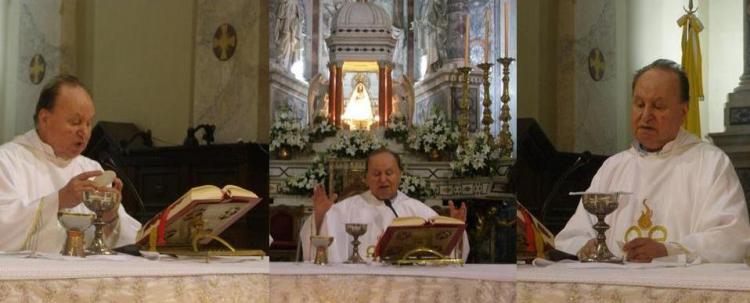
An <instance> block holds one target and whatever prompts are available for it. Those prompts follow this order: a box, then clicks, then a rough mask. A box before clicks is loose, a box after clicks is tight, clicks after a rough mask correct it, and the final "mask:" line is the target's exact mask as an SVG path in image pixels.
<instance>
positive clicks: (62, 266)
mask: <svg viewBox="0 0 750 303" xmlns="http://www.w3.org/2000/svg"><path fill="white" fill-rule="evenodd" d="M58 257H59V256H58ZM118 257H120V256H118ZM123 259H125V260H102V259H100V258H85V259H75V258H65V259H60V258H52V259H49V258H35V259H34V258H25V257H23V256H9V255H2V256H0V302H160V303H161V302H268V300H269V293H268V290H269V285H268V283H269V277H268V268H269V266H268V264H269V263H268V259H265V260H263V261H258V260H256V261H241V262H239V261H233V262H232V263H227V262H226V261H224V260H222V261H211V262H210V263H205V261H203V260H189V261H185V260H172V261H150V260H147V259H141V258H128V257H124V258H123Z"/></svg>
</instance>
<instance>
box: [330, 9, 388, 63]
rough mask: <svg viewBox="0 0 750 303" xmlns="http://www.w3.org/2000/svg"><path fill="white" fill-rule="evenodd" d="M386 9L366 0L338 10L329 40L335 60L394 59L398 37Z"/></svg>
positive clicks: (332, 57)
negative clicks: (394, 34) (392, 30)
mask: <svg viewBox="0 0 750 303" xmlns="http://www.w3.org/2000/svg"><path fill="white" fill-rule="evenodd" d="M391 26H392V25H391V17H390V15H388V12H386V10H385V9H383V8H382V7H380V6H379V5H377V4H375V3H369V2H367V1H366V0H359V1H357V2H349V3H345V4H344V5H343V6H341V8H340V9H339V10H338V11H337V12H336V17H335V18H334V20H333V24H332V26H331V36H330V37H328V38H327V39H326V43H327V44H328V48H329V56H330V57H331V58H330V61H331V62H343V61H348V60H354V61H386V62H391V61H392V57H393V48H394V46H395V45H396V39H394V38H393V33H392V32H391Z"/></svg>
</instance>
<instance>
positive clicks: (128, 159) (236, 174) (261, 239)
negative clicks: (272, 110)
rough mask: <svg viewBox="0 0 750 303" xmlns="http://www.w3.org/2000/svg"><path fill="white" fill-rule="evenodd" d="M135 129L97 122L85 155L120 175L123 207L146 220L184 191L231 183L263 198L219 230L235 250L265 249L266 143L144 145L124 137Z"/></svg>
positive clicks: (129, 125) (134, 215)
mask: <svg viewBox="0 0 750 303" xmlns="http://www.w3.org/2000/svg"><path fill="white" fill-rule="evenodd" d="M138 132H139V130H138V129H137V128H136V127H135V126H134V125H132V124H129V123H114V122H100V123H99V124H97V126H96V127H95V129H94V130H93V132H92V139H91V141H90V143H89V146H88V147H87V149H86V151H84V155H86V156H87V157H89V158H92V159H95V160H97V161H99V163H101V164H102V166H103V167H104V168H105V169H113V170H115V172H116V173H117V175H118V176H119V177H120V178H121V179H123V182H124V183H125V188H126V190H124V192H123V205H124V206H125V209H126V210H127V211H128V213H130V214H131V215H132V216H133V217H134V218H136V219H137V220H139V221H141V222H145V221H147V220H149V219H150V218H151V217H153V216H154V215H156V214H157V213H158V212H159V211H161V210H162V209H164V208H165V207H167V206H168V205H169V204H170V203H172V202H174V201H175V200H176V199H177V198H179V197H180V196H182V195H183V194H184V193H185V192H186V191H187V190H188V189H190V188H192V187H195V186H199V185H205V184H212V185H216V186H219V187H221V186H224V185H226V184H234V185H237V186H240V187H243V188H246V189H249V190H251V191H253V192H255V193H256V194H257V195H258V196H259V197H261V198H263V201H261V202H260V203H259V204H258V205H257V206H256V207H255V208H253V209H252V210H250V211H249V212H248V213H247V214H246V215H245V217H244V218H242V219H240V220H239V221H237V223H235V224H234V225H232V226H231V227H230V228H228V229H227V230H226V231H225V232H223V233H222V234H221V237H222V238H224V239H227V240H228V241H229V242H230V243H232V244H233V245H235V246H236V247H238V248H253V249H263V250H267V249H268V234H269V233H268V204H269V199H268V186H269V185H268V180H269V179H268V152H267V150H268V149H267V145H262V144H254V143H237V144H217V145H203V146H197V147H183V146H170V147H156V148H154V147H148V146H145V145H144V144H137V142H136V141H133V142H131V144H130V145H129V146H127V148H125V147H124V146H123V144H122V143H123V141H128V140H130V138H132V137H133V136H134V135H135V134H136V133H138Z"/></svg>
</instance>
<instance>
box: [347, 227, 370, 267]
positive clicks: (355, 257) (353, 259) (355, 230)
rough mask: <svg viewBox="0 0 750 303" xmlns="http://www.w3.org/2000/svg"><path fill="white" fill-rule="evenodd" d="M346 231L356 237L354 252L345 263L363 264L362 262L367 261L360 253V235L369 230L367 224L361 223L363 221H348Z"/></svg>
mask: <svg viewBox="0 0 750 303" xmlns="http://www.w3.org/2000/svg"><path fill="white" fill-rule="evenodd" d="M345 226H346V233H348V234H350V235H352V237H354V239H353V240H352V254H351V255H350V256H349V260H347V261H346V262H344V263H347V264H361V263H367V262H365V260H364V259H362V257H361V256H360V255H359V244H360V243H361V242H359V236H361V235H364V234H365V233H366V232H367V224H361V223H347V224H346V225H345Z"/></svg>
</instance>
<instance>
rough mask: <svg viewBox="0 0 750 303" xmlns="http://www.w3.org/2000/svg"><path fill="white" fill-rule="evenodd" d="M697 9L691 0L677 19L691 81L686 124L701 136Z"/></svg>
mask: <svg viewBox="0 0 750 303" xmlns="http://www.w3.org/2000/svg"><path fill="white" fill-rule="evenodd" d="M696 11H697V10H693V1H692V0H691V1H690V8H689V9H687V10H685V12H686V14H685V15H683V16H682V17H680V19H678V20H677V24H678V25H679V26H680V27H681V28H682V68H683V70H685V73H686V74H687V78H688V82H689V83H690V102H689V103H688V106H689V109H688V115H687V119H686V120H685V125H684V126H685V129H686V130H687V131H689V132H691V133H693V134H694V135H696V136H698V137H699V138H700V137H701V117H700V106H699V105H698V100H703V69H702V67H701V66H702V65H701V63H702V62H701V61H702V59H701V42H700V39H699V38H698V34H699V33H700V32H701V31H702V30H703V24H702V23H701V21H700V20H698V17H696V16H695V14H694V13H695V12H696Z"/></svg>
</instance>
